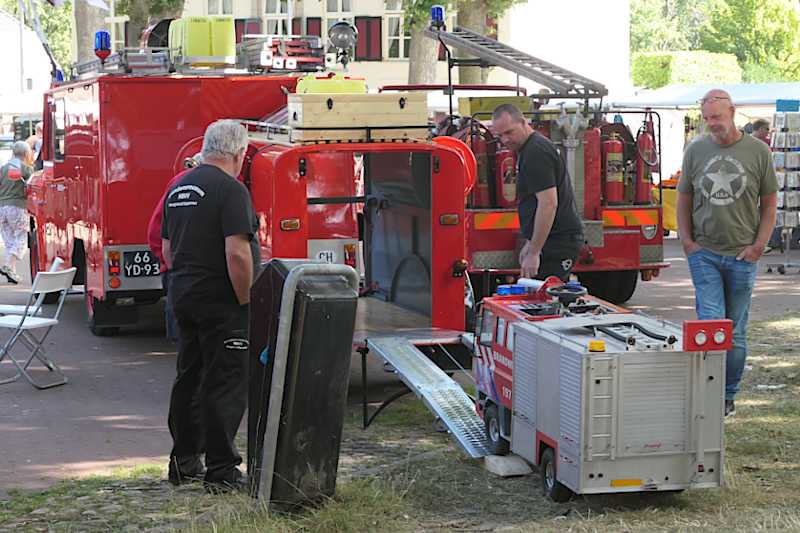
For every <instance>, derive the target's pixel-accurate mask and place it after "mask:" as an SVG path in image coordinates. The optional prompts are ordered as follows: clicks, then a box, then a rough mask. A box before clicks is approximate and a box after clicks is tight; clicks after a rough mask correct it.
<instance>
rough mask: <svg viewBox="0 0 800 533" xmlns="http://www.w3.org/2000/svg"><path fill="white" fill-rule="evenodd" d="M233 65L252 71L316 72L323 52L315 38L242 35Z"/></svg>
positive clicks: (310, 36) (323, 60)
mask: <svg viewBox="0 0 800 533" xmlns="http://www.w3.org/2000/svg"><path fill="white" fill-rule="evenodd" d="M236 53H237V62H236V65H237V66H238V67H240V68H244V69H247V70H251V71H273V72H274V71H284V72H318V71H321V70H323V69H324V68H325V48H324V46H323V44H322V39H321V38H320V37H317V36H315V35H257V34H256V35H253V34H248V35H245V36H244V37H243V39H242V42H241V43H239V44H237V45H236Z"/></svg>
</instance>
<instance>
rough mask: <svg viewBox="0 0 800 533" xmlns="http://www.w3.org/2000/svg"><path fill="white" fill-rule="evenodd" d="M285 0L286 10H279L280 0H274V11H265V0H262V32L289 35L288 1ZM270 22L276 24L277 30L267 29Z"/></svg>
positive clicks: (290, 27) (290, 30)
mask: <svg viewBox="0 0 800 533" xmlns="http://www.w3.org/2000/svg"><path fill="white" fill-rule="evenodd" d="M291 1H292V0H286V11H281V4H282V2H281V0H275V11H267V1H266V0H264V15H263V16H262V17H261V23H262V24H263V27H264V33H265V34H267V35H291V33H292V23H291V21H290V20H289V8H290V6H289V2H291ZM270 23H275V24H277V29H278V31H277V32H272V31H269V26H270Z"/></svg>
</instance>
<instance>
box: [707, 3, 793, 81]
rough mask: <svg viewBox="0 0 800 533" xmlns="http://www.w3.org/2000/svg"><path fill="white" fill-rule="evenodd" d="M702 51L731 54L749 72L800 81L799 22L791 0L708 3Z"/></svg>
mask: <svg viewBox="0 0 800 533" xmlns="http://www.w3.org/2000/svg"><path fill="white" fill-rule="evenodd" d="M708 4H709V5H708V18H707V20H706V21H705V23H704V25H703V28H702V31H701V33H700V41H701V44H702V47H703V48H704V49H705V50H709V51H711V52H724V53H729V54H734V55H735V56H736V57H737V59H738V60H739V63H740V64H742V65H751V67H750V69H749V70H750V72H755V71H759V72H760V73H761V74H763V73H765V72H768V71H772V72H773V73H775V74H777V75H779V76H782V77H785V78H787V79H798V78H800V56H799V55H798V54H800V19H799V18H798V14H797V10H796V6H795V2H793V1H792V0H709V2H708Z"/></svg>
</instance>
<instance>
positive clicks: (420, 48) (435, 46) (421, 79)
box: [408, 25, 439, 84]
mask: <svg viewBox="0 0 800 533" xmlns="http://www.w3.org/2000/svg"><path fill="white" fill-rule="evenodd" d="M424 29H425V28H424V25H420V27H419V28H411V49H410V50H409V53H408V83H410V84H421V83H436V62H437V61H438V58H439V42H438V41H434V40H433V39H431V38H430V37H425V34H424V33H423V30H424Z"/></svg>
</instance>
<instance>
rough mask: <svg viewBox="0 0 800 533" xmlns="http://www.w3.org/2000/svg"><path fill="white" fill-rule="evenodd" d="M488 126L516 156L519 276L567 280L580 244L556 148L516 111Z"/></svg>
mask: <svg viewBox="0 0 800 533" xmlns="http://www.w3.org/2000/svg"><path fill="white" fill-rule="evenodd" d="M492 125H493V127H494V129H495V131H496V133H497V134H498V135H499V136H500V140H501V141H502V142H503V144H504V145H505V146H507V147H508V148H510V149H512V150H514V151H516V152H517V156H518V159H517V164H518V172H517V201H518V202H519V205H518V207H517V210H518V213H519V225H520V232H521V234H522V236H523V237H524V239H525V244H524V245H523V247H522V250H521V251H520V256H519V263H520V271H521V275H522V277H526V278H538V279H544V278H546V277H547V276H557V277H559V278H561V279H562V280H564V281H567V280H568V279H569V274H570V272H571V271H572V267H573V266H574V265H575V262H576V261H577V259H578V252H580V250H581V248H582V247H583V243H584V240H583V224H582V223H581V219H580V216H579V215H578V210H577V208H576V207H575V195H574V194H573V192H572V183H571V182H570V179H569V175H568V174H567V169H566V165H565V164H564V161H563V159H561V155H560V154H559V153H558V150H557V149H556V146H555V145H554V144H553V143H552V142H551V141H550V140H549V139H548V138H546V137H545V136H543V135H541V134H539V133H537V132H535V131H534V130H533V128H531V126H530V124H528V122H527V121H526V120H525V117H524V116H523V115H522V113H521V112H520V111H519V109H517V108H516V107H515V106H513V105H511V104H503V105H501V106H499V107H498V108H497V109H495V110H494V113H493V114H492Z"/></svg>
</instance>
